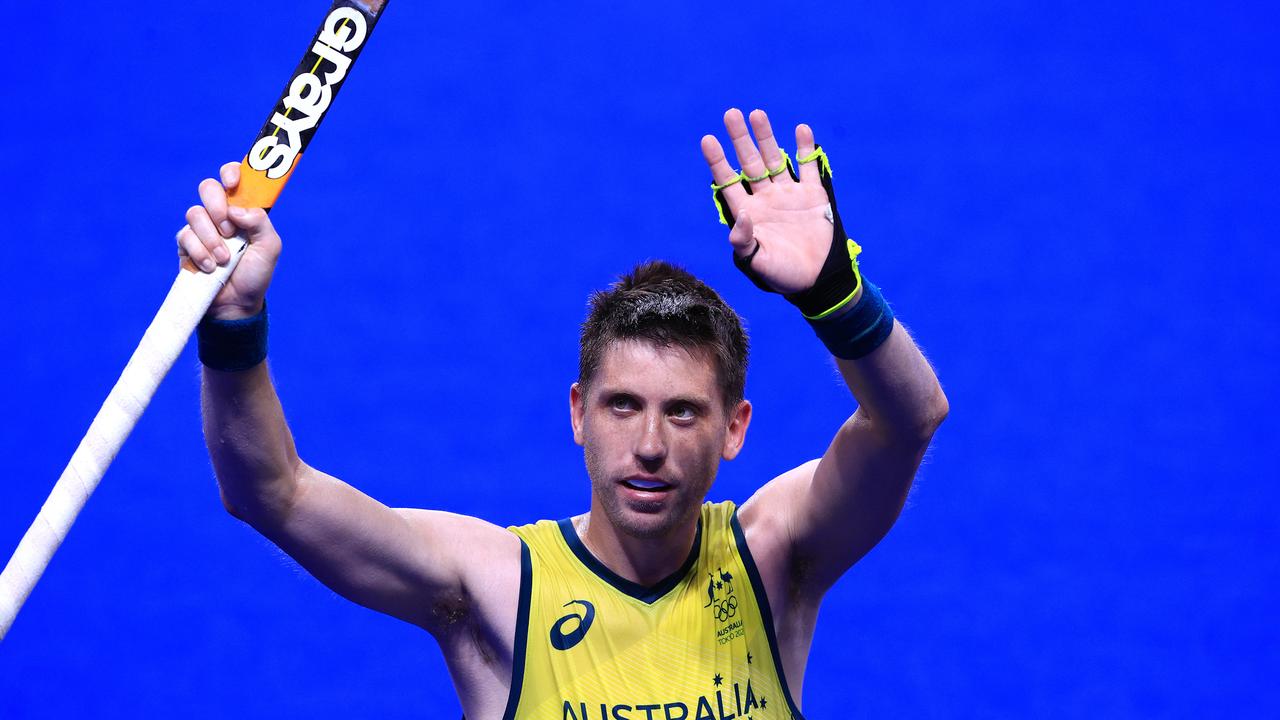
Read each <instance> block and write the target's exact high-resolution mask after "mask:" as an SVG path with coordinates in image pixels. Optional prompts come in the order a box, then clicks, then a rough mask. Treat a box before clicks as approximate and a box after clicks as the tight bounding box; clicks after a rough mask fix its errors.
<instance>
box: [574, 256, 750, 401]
mask: <svg viewBox="0 0 1280 720" xmlns="http://www.w3.org/2000/svg"><path fill="white" fill-rule="evenodd" d="M588 307H589V311H588V313H587V319H586V321H584V322H583V323H582V337H581V346H580V349H579V354H578V384H579V385H580V386H581V387H582V388H583V389H584V390H585V389H586V388H587V387H588V386H589V385H590V383H591V379H592V378H593V377H594V376H595V373H596V371H597V370H599V369H600V362H601V360H602V359H603V358H604V353H605V350H606V349H608V347H609V346H610V345H611V344H612V343H614V342H617V341H619V340H645V341H647V342H650V343H653V344H654V345H658V346H660V347H680V348H684V349H685V350H697V349H703V350H707V351H709V352H710V353H711V356H712V358H714V360H715V364H716V373H717V376H718V377H717V380H718V381H719V385H720V391H721V396H722V399H723V400H724V406H725V409H726V410H730V409H732V408H733V407H734V406H735V405H737V404H738V402H739V401H740V400H742V398H743V393H744V391H745V389H746V384H747V354H748V351H749V343H748V340H747V331H746V330H745V329H743V327H742V318H740V317H738V313H736V312H734V311H733V308H731V307H729V305H728V304H727V303H726V302H725V301H724V300H723V299H722V298H721V297H720V295H719V294H718V293H716V291H715V290H712V289H711V288H710V287H709V286H708V285H707V284H706V283H704V282H702V281H701V280H699V279H698V278H696V277H694V276H693V274H692V273H690V272H688V271H687V270H685V269H684V268H681V267H677V266H675V265H672V264H671V263H668V262H664V261H662V260H650V261H648V262H644V263H641V264H639V265H637V266H636V267H635V269H634V270H632V271H631V272H629V273H627V274H626V275H621V276H619V277H618V280H617V282H615V283H613V284H612V285H610V286H609V289H608V290H597V291H596V292H594V293H592V294H591V299H590V301H589V303H588Z"/></svg>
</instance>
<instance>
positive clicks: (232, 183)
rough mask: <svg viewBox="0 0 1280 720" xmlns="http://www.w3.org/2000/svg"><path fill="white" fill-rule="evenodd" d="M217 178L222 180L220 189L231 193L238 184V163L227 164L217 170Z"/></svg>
mask: <svg viewBox="0 0 1280 720" xmlns="http://www.w3.org/2000/svg"><path fill="white" fill-rule="evenodd" d="M218 177H220V178H222V187H224V188H226V189H227V192H231V191H232V190H235V189H236V186H238V185H239V184H240V163H238V162H229V163H226V164H225V165H223V166H222V167H221V168H219V169H218Z"/></svg>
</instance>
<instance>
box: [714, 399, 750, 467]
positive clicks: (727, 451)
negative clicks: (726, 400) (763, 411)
mask: <svg viewBox="0 0 1280 720" xmlns="http://www.w3.org/2000/svg"><path fill="white" fill-rule="evenodd" d="M750 424H751V403H750V402H749V401H747V400H740V401H738V405H737V407H735V408H734V409H733V412H731V413H729V431H728V432H726V433H725V436H724V449H723V450H721V452H720V456H721V457H723V458H724V459H725V460H732V459H734V458H736V457H738V452H739V451H741V450H742V444H743V443H744V442H746V441H747V426H748V425H750Z"/></svg>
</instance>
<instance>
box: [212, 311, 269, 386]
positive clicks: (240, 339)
mask: <svg viewBox="0 0 1280 720" xmlns="http://www.w3.org/2000/svg"><path fill="white" fill-rule="evenodd" d="M196 340H197V342H198V347H199V354H200V362H201V363H203V364H204V366H205V367H207V368H210V369H212V370H222V371H224V372H239V371H241V370H248V369H249V368H251V367H255V366H256V365H258V364H259V363H261V362H262V361H263V360H265V359H266V357H267V303H266V301H265V300H264V301H263V303H262V310H259V311H258V314H257V315H253V316H251V317H247V318H241V319H239V320H216V319H214V318H212V317H209V316H208V315H206V316H205V317H204V319H203V320H201V321H200V324H199V325H198V326H196Z"/></svg>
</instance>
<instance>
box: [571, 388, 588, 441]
mask: <svg viewBox="0 0 1280 720" xmlns="http://www.w3.org/2000/svg"><path fill="white" fill-rule="evenodd" d="M586 400H587V399H586V397H585V396H584V395H583V394H582V388H580V387H578V383H574V384H572V385H570V386H569V422H570V424H572V425H573V441H574V442H575V443H577V444H579V445H581V444H582V420H583V417H584V416H585V415H586V414H587V409H586V407H585V406H584V403H585V402H586Z"/></svg>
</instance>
